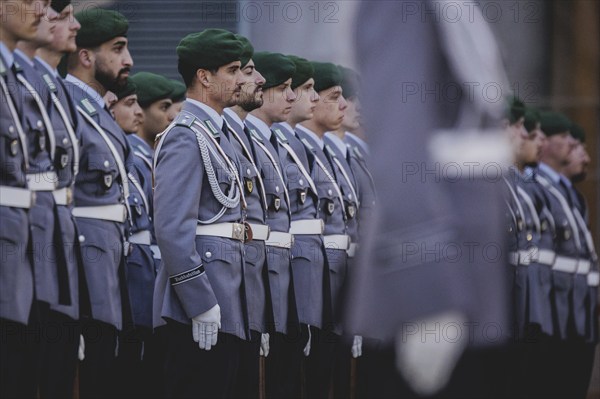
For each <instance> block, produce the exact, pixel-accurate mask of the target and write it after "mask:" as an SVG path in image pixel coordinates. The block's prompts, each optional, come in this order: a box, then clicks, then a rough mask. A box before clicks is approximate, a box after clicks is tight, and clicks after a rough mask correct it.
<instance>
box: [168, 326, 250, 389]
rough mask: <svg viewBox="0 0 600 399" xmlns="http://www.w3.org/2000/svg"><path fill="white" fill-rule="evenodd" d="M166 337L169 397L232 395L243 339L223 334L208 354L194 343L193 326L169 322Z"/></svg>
mask: <svg viewBox="0 0 600 399" xmlns="http://www.w3.org/2000/svg"><path fill="white" fill-rule="evenodd" d="M165 334H166V355H165V397H166V398H207V399H208V398H230V397H232V396H233V393H234V390H235V385H236V381H237V378H238V369H239V365H240V355H239V353H240V348H241V342H242V340H241V339H240V338H238V337H236V336H234V335H231V334H226V333H221V332H220V333H219V336H218V338H217V345H216V346H214V347H212V348H211V349H210V350H209V351H206V350H202V349H200V348H199V347H198V343H196V342H194V340H193V338H192V327H191V326H190V325H187V324H182V323H178V322H174V321H169V322H168V323H167V325H166V326H165Z"/></svg>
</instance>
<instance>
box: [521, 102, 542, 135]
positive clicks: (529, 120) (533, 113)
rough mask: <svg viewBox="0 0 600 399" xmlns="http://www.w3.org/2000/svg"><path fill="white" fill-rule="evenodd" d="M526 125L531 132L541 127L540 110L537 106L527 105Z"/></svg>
mask: <svg viewBox="0 0 600 399" xmlns="http://www.w3.org/2000/svg"><path fill="white" fill-rule="evenodd" d="M524 125H525V129H527V131H528V132H529V133H531V132H533V131H534V130H536V129H538V128H539V127H540V112H539V111H538V110H537V109H535V108H531V107H527V109H526V110H525V122H524Z"/></svg>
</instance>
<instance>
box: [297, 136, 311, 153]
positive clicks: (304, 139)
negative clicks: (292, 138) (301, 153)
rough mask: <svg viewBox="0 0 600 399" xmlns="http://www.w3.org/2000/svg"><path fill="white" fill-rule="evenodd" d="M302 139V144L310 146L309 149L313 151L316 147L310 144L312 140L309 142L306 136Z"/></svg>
mask: <svg viewBox="0 0 600 399" xmlns="http://www.w3.org/2000/svg"><path fill="white" fill-rule="evenodd" d="M300 141H301V142H302V144H304V146H305V147H306V148H308V149H309V150H311V151H312V150H313V149H314V148H313V146H312V145H311V144H310V142H309V141H308V140H307V139H306V138H302V139H300Z"/></svg>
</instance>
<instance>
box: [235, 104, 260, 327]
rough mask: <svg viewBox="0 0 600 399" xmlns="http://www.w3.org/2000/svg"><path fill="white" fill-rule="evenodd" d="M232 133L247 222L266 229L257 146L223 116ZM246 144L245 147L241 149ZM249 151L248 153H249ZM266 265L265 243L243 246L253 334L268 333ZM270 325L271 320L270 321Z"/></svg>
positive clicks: (243, 127)
mask: <svg viewBox="0 0 600 399" xmlns="http://www.w3.org/2000/svg"><path fill="white" fill-rule="evenodd" d="M224 118H225V120H226V121H227V123H228V126H229V128H230V129H233V130H234V132H233V133H231V132H229V141H230V142H231V144H232V146H233V148H235V150H236V154H237V157H238V160H239V161H240V166H239V167H240V175H241V176H242V184H243V185H244V192H245V194H246V203H247V204H248V206H247V208H246V221H247V222H248V223H251V224H258V225H265V214H266V207H267V205H266V202H265V201H266V198H263V192H264V191H263V190H264V186H263V184H264V183H263V182H262V179H260V164H256V163H255V162H254V146H253V145H252V142H251V141H250V140H249V139H248V137H247V136H246V133H245V132H244V130H245V129H246V127H245V126H242V125H240V123H243V122H241V120H239V118H237V119H238V120H236V119H235V118H234V117H232V116H230V115H229V114H228V112H225V113H224ZM242 143H243V145H242ZM246 150H247V151H248V152H249V153H246ZM265 264H266V247H265V241H264V240H257V239H256V237H255V238H254V239H252V241H249V242H246V243H245V244H244V266H245V267H244V288H245V291H246V294H247V295H246V297H247V299H248V304H247V306H248V324H249V326H250V330H254V331H258V332H261V333H264V332H267V306H268V305H267V289H268V277H267V273H268V271H267V268H266V267H265ZM269 321H271V320H269Z"/></svg>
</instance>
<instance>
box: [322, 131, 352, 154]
mask: <svg viewBox="0 0 600 399" xmlns="http://www.w3.org/2000/svg"><path fill="white" fill-rule="evenodd" d="M325 137H327V138H329V140H331V142H332V143H333V144H334V145H335V146H336V147H337V148H338V150H340V152H341V153H342V155H344V157H346V156H348V146H347V145H346V143H344V141H342V139H340V138H339V137H338V136H337V135H336V134H335V133H331V132H327V133H325Z"/></svg>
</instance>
